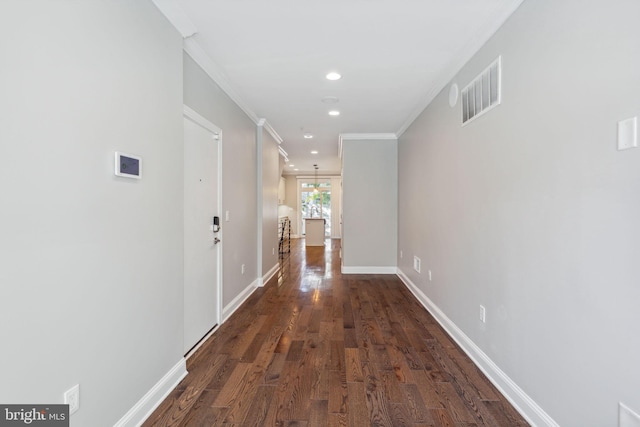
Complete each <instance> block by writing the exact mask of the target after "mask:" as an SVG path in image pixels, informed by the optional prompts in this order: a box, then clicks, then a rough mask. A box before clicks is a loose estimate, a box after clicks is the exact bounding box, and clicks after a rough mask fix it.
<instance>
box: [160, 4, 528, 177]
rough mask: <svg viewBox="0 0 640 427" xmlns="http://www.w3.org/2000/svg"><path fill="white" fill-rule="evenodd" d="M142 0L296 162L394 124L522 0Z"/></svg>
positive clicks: (308, 166) (321, 159) (305, 168)
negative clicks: (334, 74) (331, 75)
mask: <svg viewBox="0 0 640 427" xmlns="http://www.w3.org/2000/svg"><path fill="white" fill-rule="evenodd" d="M154 2H155V3H156V5H157V6H158V7H159V8H160V9H161V10H162V11H163V13H165V15H167V17H168V18H169V19H170V20H171V21H172V22H173V23H174V24H175V25H176V26H177V27H178V28H179V29H180V30H181V31H182V33H183V35H185V36H186V35H190V34H191V33H193V32H194V31H195V34H194V35H193V36H191V37H189V38H188V39H187V40H186V42H185V45H187V46H190V47H191V50H195V51H198V52H199V54H200V55H201V56H203V57H204V56H206V57H207V58H208V60H209V61H210V62H209V64H210V68H212V69H214V73H213V74H215V75H216V80H217V81H218V83H219V84H221V86H222V87H223V88H224V89H225V90H227V92H228V93H230V95H231V96H232V98H234V100H235V101H236V102H238V103H239V104H241V106H242V107H243V108H244V109H245V111H248V112H249V114H250V115H252V116H253V117H254V119H255V118H256V117H257V118H265V119H266V120H267V122H268V123H269V125H270V126H271V127H272V128H273V129H274V130H275V132H277V133H278V134H279V135H280V136H281V137H282V140H283V142H282V148H283V149H284V150H285V151H286V152H287V153H288V154H289V159H290V163H293V164H295V165H296V166H295V167H296V168H298V169H300V172H298V173H302V172H312V171H313V164H314V163H317V164H318V166H319V168H320V172H336V171H339V170H340V160H339V158H338V140H339V135H340V134H344V133H357V134H371V133H394V134H400V133H402V132H403V131H404V129H406V127H407V126H408V125H409V124H410V122H411V121H412V120H413V119H414V118H415V117H416V116H417V115H418V114H419V113H420V111H422V109H424V107H425V106H426V105H427V104H428V103H429V102H430V101H431V100H432V99H433V98H434V97H435V95H437V93H438V92H439V91H440V90H441V89H442V88H443V87H444V86H445V85H446V84H447V83H448V82H449V81H450V79H451V78H452V77H453V76H454V75H455V73H456V72H457V71H458V70H459V69H460V67H461V66H462V65H464V63H465V62H466V61H467V60H468V59H469V58H470V57H471V55H473V53H475V52H476V51H477V50H478V48H479V47H480V46H481V45H482V44H483V43H484V42H485V41H486V40H487V39H488V38H489V37H490V36H491V35H492V34H493V33H494V32H495V31H496V30H497V28H498V27H499V26H500V25H501V24H502V23H503V22H504V20H505V19H506V18H507V17H508V16H509V15H510V14H511V13H512V12H513V11H514V10H515V9H516V8H517V7H518V6H519V4H520V3H521V2H522V0H322V1H311V0H269V1H265V0H154ZM185 15H186V16H185ZM187 50H188V51H189V49H187ZM329 71H338V72H339V73H340V74H342V79H340V80H338V81H329V80H327V79H326V78H325V75H326V74H327V73H328V72H329ZM466 83H467V82H458V84H459V85H461V86H463V85H464V84H466ZM327 96H333V97H337V98H338V99H339V102H338V103H336V104H333V105H329V104H326V103H323V102H322V98H323V97H327ZM330 109H337V110H339V111H340V113H341V114H340V116H338V117H330V116H329V115H328V111H329V110H330ZM306 132H308V133H311V134H313V135H314V137H313V139H310V140H309V139H304V138H303V134H304V133H306ZM311 150H318V151H319V154H317V155H312V154H310V151H311ZM293 169H294V168H292V167H287V168H286V170H285V173H287V172H292V170H293Z"/></svg>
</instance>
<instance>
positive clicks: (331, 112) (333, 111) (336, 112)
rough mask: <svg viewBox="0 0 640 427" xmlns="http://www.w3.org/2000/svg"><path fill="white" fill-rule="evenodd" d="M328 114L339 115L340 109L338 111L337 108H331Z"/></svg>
mask: <svg viewBox="0 0 640 427" xmlns="http://www.w3.org/2000/svg"><path fill="white" fill-rule="evenodd" d="M329 115H330V116H339V115H340V111H338V110H331V111H329Z"/></svg>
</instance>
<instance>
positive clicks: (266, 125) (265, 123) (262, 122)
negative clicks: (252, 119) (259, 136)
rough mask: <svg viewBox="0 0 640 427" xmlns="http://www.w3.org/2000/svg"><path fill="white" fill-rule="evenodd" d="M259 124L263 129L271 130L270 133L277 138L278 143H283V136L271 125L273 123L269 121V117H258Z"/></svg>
mask: <svg viewBox="0 0 640 427" xmlns="http://www.w3.org/2000/svg"><path fill="white" fill-rule="evenodd" d="M257 125H258V126H261V127H262V128H263V129H266V130H267V132H269V135H271V136H272V137H273V139H275V140H276V142H277V143H278V144H282V137H281V136H280V135H278V132H276V130H275V129H274V128H273V127H272V126H271V124H270V123H269V122H268V121H267V119H264V118H263V119H258V123H257Z"/></svg>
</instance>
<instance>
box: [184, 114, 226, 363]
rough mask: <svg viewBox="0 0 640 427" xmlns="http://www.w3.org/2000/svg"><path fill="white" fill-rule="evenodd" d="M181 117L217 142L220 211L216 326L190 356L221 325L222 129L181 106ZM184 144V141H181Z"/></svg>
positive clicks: (194, 350) (222, 228)
mask: <svg viewBox="0 0 640 427" xmlns="http://www.w3.org/2000/svg"><path fill="white" fill-rule="evenodd" d="M182 112H183V114H182V116H183V117H184V118H187V119H189V120H191V121H192V122H194V123H196V124H197V125H199V126H202V127H203V128H205V129H206V130H208V131H209V132H211V133H213V134H214V135H216V136H217V141H218V164H217V169H218V171H217V172H218V176H217V181H218V188H217V195H218V197H217V199H218V200H216V203H217V204H218V209H219V210H220V212H219V215H220V224H221V227H220V231H219V232H218V233H217V236H218V237H219V238H220V243H218V245H219V248H218V251H217V256H216V257H217V259H216V262H217V263H218V268H217V276H218V277H216V284H217V289H216V305H217V307H216V316H215V317H216V319H215V321H216V326H214V327H213V329H211V331H210V332H208V333H207V334H206V335H205V336H204V337H202V339H201V340H200V341H199V342H198V343H197V344H196V345H195V346H194V347H193V348H192V349H191V350H190V351H189V353H188V355H192V354H194V353H195V352H196V350H197V349H198V348H199V347H200V346H201V345H202V344H203V343H204V342H205V341H206V340H207V339H208V338H209V336H211V334H212V333H213V332H214V331H215V330H216V329H218V328H219V327H220V324H221V323H222V288H223V285H222V278H223V277H224V275H223V274H222V269H223V252H224V251H223V249H224V227H223V226H222V222H223V220H222V212H224V210H223V208H222V200H223V198H222V163H223V162H222V140H223V139H222V129H220V128H219V127H218V126H216V125H214V124H213V123H211V122H210V121H209V120H207V119H206V118H204V117H203V116H201V115H200V114H198V113H197V112H196V111H195V110H193V109H191V108H190V107H188V106H186V105H183V107H182ZM183 142H184V141H183Z"/></svg>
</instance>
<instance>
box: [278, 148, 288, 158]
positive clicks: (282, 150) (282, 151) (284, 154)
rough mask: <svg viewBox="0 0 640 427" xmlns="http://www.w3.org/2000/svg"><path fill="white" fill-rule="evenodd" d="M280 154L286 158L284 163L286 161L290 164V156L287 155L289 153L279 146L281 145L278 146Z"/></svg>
mask: <svg viewBox="0 0 640 427" xmlns="http://www.w3.org/2000/svg"><path fill="white" fill-rule="evenodd" d="M278 153H280V155H281V156H282V157H284V161H285V162H288V161H289V155H288V154H287V152H286V151H284V149H283V148H282V147H281V146H279V145H278Z"/></svg>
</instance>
